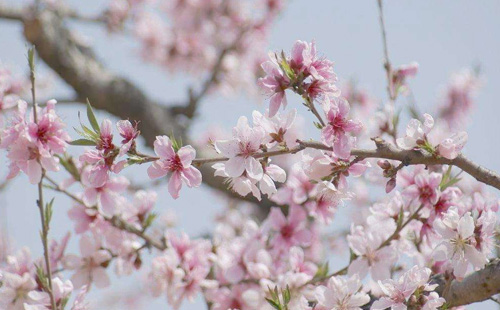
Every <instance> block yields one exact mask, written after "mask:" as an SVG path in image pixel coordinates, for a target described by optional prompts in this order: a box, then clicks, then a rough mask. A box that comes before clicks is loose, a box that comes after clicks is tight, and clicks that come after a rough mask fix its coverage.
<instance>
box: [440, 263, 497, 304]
mask: <svg viewBox="0 0 500 310" xmlns="http://www.w3.org/2000/svg"><path fill="white" fill-rule="evenodd" d="M433 282H435V283H437V284H439V287H438V288H437V289H436V292H438V293H439V294H440V295H441V294H444V296H443V298H444V299H446V303H447V304H448V306H449V307H450V308H452V307H458V306H462V305H468V304H471V303H475V302H480V301H484V300H487V299H489V298H490V297H492V296H494V295H496V294H498V293H500V260H498V259H496V260H494V261H492V262H491V263H489V264H488V265H486V267H485V268H484V269H481V270H478V271H476V272H474V273H472V274H470V275H469V276H467V277H466V278H465V279H464V280H462V281H457V280H454V281H453V282H452V283H451V286H450V288H449V290H448V292H444V288H445V283H446V281H445V279H444V278H443V277H442V276H438V277H437V278H435V279H433Z"/></svg>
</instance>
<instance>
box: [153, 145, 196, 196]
mask: <svg viewBox="0 0 500 310" xmlns="http://www.w3.org/2000/svg"><path fill="white" fill-rule="evenodd" d="M154 150H155V153H156V155H158V156H159V157H160V159H158V160H157V161H155V162H154V163H153V164H152V165H151V166H150V167H149V168H148V175H149V177H150V178H151V179H156V178H161V177H163V176H165V175H167V174H171V175H170V179H169V181H168V192H169V193H170V195H172V197H173V198H174V199H177V198H179V192H180V190H181V188H182V182H183V181H184V182H185V183H186V185H187V186H188V187H198V186H200V184H201V172H200V171H199V170H198V169H196V168H195V167H193V166H192V165H191V163H192V162H193V159H195V158H196V151H195V149H194V148H193V147H192V146H190V145H187V146H183V147H181V148H180V149H179V150H178V151H177V152H175V150H174V148H173V146H172V141H170V138H169V137H167V136H157V137H156V141H155V143H154Z"/></svg>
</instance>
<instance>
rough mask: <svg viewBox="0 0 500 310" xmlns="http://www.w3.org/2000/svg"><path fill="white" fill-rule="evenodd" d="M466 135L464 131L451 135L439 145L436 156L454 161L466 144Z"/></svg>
mask: <svg viewBox="0 0 500 310" xmlns="http://www.w3.org/2000/svg"><path fill="white" fill-rule="evenodd" d="M467 138H468V135H467V133H466V132H465V131H461V132H459V133H456V134H453V135H452V136H451V137H449V138H447V139H444V140H443V141H441V143H439V145H438V148H437V151H438V154H439V155H441V156H443V157H444V158H447V159H455V158H456V157H457V156H458V154H459V153H460V151H461V150H462V149H463V148H464V146H465V143H467Z"/></svg>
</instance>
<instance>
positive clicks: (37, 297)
mask: <svg viewBox="0 0 500 310" xmlns="http://www.w3.org/2000/svg"><path fill="white" fill-rule="evenodd" d="M52 290H53V292H52V293H53V296H54V300H55V302H56V304H58V305H59V304H61V303H62V302H63V300H64V299H65V298H69V296H70V295H71V292H72V291H73V284H72V283H71V281H69V280H66V281H64V282H63V281H62V280H61V279H60V278H57V277H56V278H53V279H52ZM28 296H29V297H30V299H31V301H30V302H29V303H25V304H24V309H25V310H51V308H52V307H51V305H50V296H49V294H48V293H46V292H41V291H31V292H29V294H28Z"/></svg>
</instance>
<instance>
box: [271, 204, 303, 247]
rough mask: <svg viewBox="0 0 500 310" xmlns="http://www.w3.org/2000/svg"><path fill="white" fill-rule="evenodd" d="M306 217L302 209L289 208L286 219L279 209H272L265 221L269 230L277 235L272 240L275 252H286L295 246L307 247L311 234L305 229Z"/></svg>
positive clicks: (297, 207)
mask: <svg viewBox="0 0 500 310" xmlns="http://www.w3.org/2000/svg"><path fill="white" fill-rule="evenodd" d="M306 220H307V215H306V213H305V211H304V210H303V209H302V207H300V206H297V205H292V206H290V209H289V214H288V217H285V215H284V214H283V212H282V211H281V210H280V208H272V209H271V213H270V214H269V217H268V219H267V221H268V223H269V224H268V225H269V226H270V229H271V230H273V231H276V232H277V234H276V235H275V236H274V237H273V239H272V244H273V246H274V247H275V249H276V250H278V251H279V250H287V249H289V248H290V247H292V246H295V245H308V244H309V243H310V241H311V240H310V238H311V232H310V231H309V230H308V229H307V227H306V224H307V222H306Z"/></svg>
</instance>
